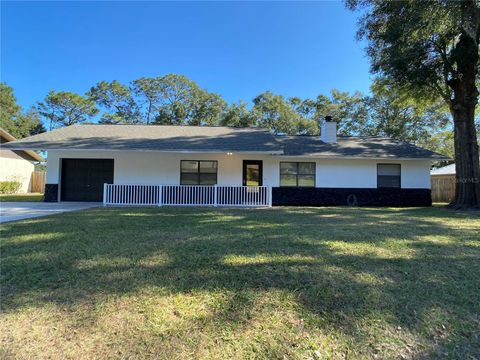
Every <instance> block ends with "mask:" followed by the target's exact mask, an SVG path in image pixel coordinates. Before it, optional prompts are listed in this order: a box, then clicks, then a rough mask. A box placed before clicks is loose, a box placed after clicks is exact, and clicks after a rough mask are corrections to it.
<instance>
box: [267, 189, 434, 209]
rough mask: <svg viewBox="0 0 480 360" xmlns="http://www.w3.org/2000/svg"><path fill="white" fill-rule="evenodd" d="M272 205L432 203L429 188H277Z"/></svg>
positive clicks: (426, 204) (403, 204) (407, 204)
mask: <svg viewBox="0 0 480 360" xmlns="http://www.w3.org/2000/svg"><path fill="white" fill-rule="evenodd" d="M272 205H273V206H294V205H297V206H335V205H354V206H399V207H402V206H432V196H431V191H430V189H386V188H382V189H362V188H307V187H304V188H295V187H274V188H273V189H272Z"/></svg>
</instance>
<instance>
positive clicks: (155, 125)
mask: <svg viewBox="0 0 480 360" xmlns="http://www.w3.org/2000/svg"><path fill="white" fill-rule="evenodd" d="M70 126H145V127H147V126H154V127H185V128H187V127H189V128H224V129H238V130H241V129H248V130H262V131H268V132H270V130H268V129H267V128H261V127H254V126H223V125H187V124H97V123H86V124H73V125H70ZM70 126H65V127H61V128H57V129H53V130H59V129H66V128H68V127H70ZM53 130H52V131H53ZM272 135H273V134H272Z"/></svg>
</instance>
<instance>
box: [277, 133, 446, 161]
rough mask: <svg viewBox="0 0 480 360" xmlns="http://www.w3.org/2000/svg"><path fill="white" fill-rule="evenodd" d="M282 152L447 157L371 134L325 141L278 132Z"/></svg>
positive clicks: (358, 156) (358, 155)
mask: <svg viewBox="0 0 480 360" xmlns="http://www.w3.org/2000/svg"><path fill="white" fill-rule="evenodd" d="M277 139H278V140H279V141H280V143H282V144H283V145H284V151H285V152H284V154H285V155H290V156H314V157H326V158H328V157H332V158H338V157H342V158H378V159H383V158H385V159H391V158H405V159H438V160H441V159H446V157H445V156H443V155H440V154H437V153H434V152H433V151H430V150H426V149H423V148H420V147H418V146H415V145H412V144H409V143H406V142H404V141H400V140H394V139H391V138H385V137H374V136H358V137H357V136H338V137H337V142H336V143H324V142H323V141H322V140H321V139H320V137H319V136H304V135H299V136H277Z"/></svg>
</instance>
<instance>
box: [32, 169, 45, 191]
mask: <svg viewBox="0 0 480 360" xmlns="http://www.w3.org/2000/svg"><path fill="white" fill-rule="evenodd" d="M45 174H46V172H45V171H34V172H33V174H32V193H42V194H43V193H44V192H45Z"/></svg>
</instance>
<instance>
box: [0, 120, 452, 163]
mask: <svg viewBox="0 0 480 360" xmlns="http://www.w3.org/2000/svg"><path fill="white" fill-rule="evenodd" d="M5 148H8V149H15V150H19V149H20V150H25V149H31V150H143V151H171V152H182V151H184V152H187V151H188V152H250V153H255V152H260V153H268V154H279V155H285V156H306V157H309V156H311V157H325V158H328V157H330V158H405V159H432V160H440V159H447V158H446V157H444V156H443V155H440V154H437V153H434V152H432V151H429V150H425V149H422V148H419V147H417V146H415V145H412V144H409V143H406V142H403V141H399V140H393V139H390V138H380V137H341V136H340V137H338V142H337V143H335V144H327V143H324V142H323V141H321V140H320V136H303V135H302V136H273V135H272V134H271V133H270V132H269V131H268V130H265V129H259V128H233V127H221V126H218V127H216V126H168V125H166V126H155V125H74V126H69V127H65V128H61V129H57V130H54V131H50V132H46V133H43V134H39V135H35V136H31V137H28V138H25V139H21V140H18V141H14V142H11V143H9V144H8V145H5Z"/></svg>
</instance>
